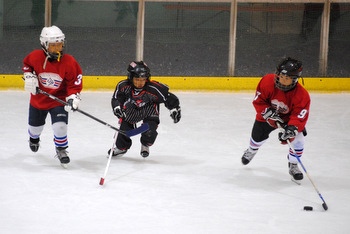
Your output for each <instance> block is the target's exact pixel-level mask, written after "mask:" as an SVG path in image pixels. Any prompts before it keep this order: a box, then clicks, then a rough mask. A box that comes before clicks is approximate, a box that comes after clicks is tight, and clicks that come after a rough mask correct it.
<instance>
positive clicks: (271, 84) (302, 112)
mask: <svg viewBox="0 0 350 234" xmlns="http://www.w3.org/2000/svg"><path fill="white" fill-rule="evenodd" d="M274 78H275V74H268V75H266V76H264V77H263V78H262V79H261V80H260V82H259V84H258V87H257V89H256V95H255V98H254V101H253V105H254V107H255V110H256V120H257V121H261V122H265V119H264V118H263V117H262V115H261V113H263V112H264V111H265V109H266V108H268V107H273V108H275V109H276V110H278V112H279V115H280V117H281V118H282V119H283V120H284V122H285V123H288V125H294V126H296V127H298V131H299V132H301V131H303V130H304V128H305V124H306V122H307V120H308V117H309V109H310V96H309V93H308V92H307V91H306V90H305V89H304V87H303V86H301V85H300V84H299V83H297V85H296V87H295V88H294V89H292V90H290V91H287V92H284V91H282V90H280V89H278V88H277V87H275V81H274Z"/></svg>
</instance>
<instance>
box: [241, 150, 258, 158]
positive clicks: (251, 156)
mask: <svg viewBox="0 0 350 234" xmlns="http://www.w3.org/2000/svg"><path fill="white" fill-rule="evenodd" d="M255 154H256V152H251V151H249V149H247V150H246V151H244V155H243V157H244V158H246V159H248V160H249V161H250V160H252V158H253V157H254V156H255Z"/></svg>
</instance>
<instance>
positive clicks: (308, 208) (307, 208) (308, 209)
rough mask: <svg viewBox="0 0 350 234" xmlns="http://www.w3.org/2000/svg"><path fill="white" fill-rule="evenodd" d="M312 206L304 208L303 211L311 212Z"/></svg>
mask: <svg viewBox="0 0 350 234" xmlns="http://www.w3.org/2000/svg"><path fill="white" fill-rule="evenodd" d="M312 209H313V208H312V206H304V210H307V211H312Z"/></svg>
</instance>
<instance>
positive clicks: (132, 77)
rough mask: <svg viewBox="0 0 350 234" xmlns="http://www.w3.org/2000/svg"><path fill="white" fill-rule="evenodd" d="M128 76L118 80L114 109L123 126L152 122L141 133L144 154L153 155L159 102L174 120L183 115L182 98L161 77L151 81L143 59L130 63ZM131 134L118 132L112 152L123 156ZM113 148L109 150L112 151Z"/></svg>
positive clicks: (144, 155) (128, 145)
mask: <svg viewBox="0 0 350 234" xmlns="http://www.w3.org/2000/svg"><path fill="white" fill-rule="evenodd" d="M127 71H128V78H127V79H126V80H122V81H120V82H119V83H118V84H117V87H116V89H115V91H114V94H113V97H112V108H113V113H114V115H116V116H117V117H118V118H119V123H120V129H121V130H124V131H128V130H131V129H134V128H135V126H136V123H138V122H141V121H142V122H143V123H148V125H149V130H148V131H146V132H144V133H142V134H141V139H140V141H141V156H142V157H147V156H148V155H149V147H150V146H151V145H153V144H154V142H155V140H156V138H157V135H158V133H157V128H158V124H159V104H160V103H164V104H165V106H166V108H168V109H169V110H170V116H171V118H172V119H173V120H174V123H178V122H179V121H180V119H181V108H180V102H179V99H178V98H177V97H176V96H175V95H174V94H172V93H170V92H169V87H168V86H166V85H164V84H162V83H159V82H157V81H151V80H150V77H151V73H150V69H149V68H148V66H147V64H146V63H144V62H143V61H140V62H136V61H134V62H131V63H130V64H129V66H128V69H127ZM131 144H132V141H131V139H130V138H129V137H127V136H125V135H122V134H118V136H117V141H116V144H115V146H116V147H115V148H114V149H113V152H112V156H122V155H124V154H125V153H126V152H127V151H128V149H130V147H131ZM109 153H110V151H108V154H109Z"/></svg>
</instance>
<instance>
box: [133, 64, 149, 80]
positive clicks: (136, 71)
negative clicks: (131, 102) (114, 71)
mask: <svg viewBox="0 0 350 234" xmlns="http://www.w3.org/2000/svg"><path fill="white" fill-rule="evenodd" d="M134 77H136V78H138V77H146V78H147V80H149V79H150V77H151V71H150V69H149V67H148V66H147V64H146V63H145V62H143V61H140V62H136V61H133V62H131V63H130V64H129V66H128V79H129V81H130V82H132V79H133V78H134Z"/></svg>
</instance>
